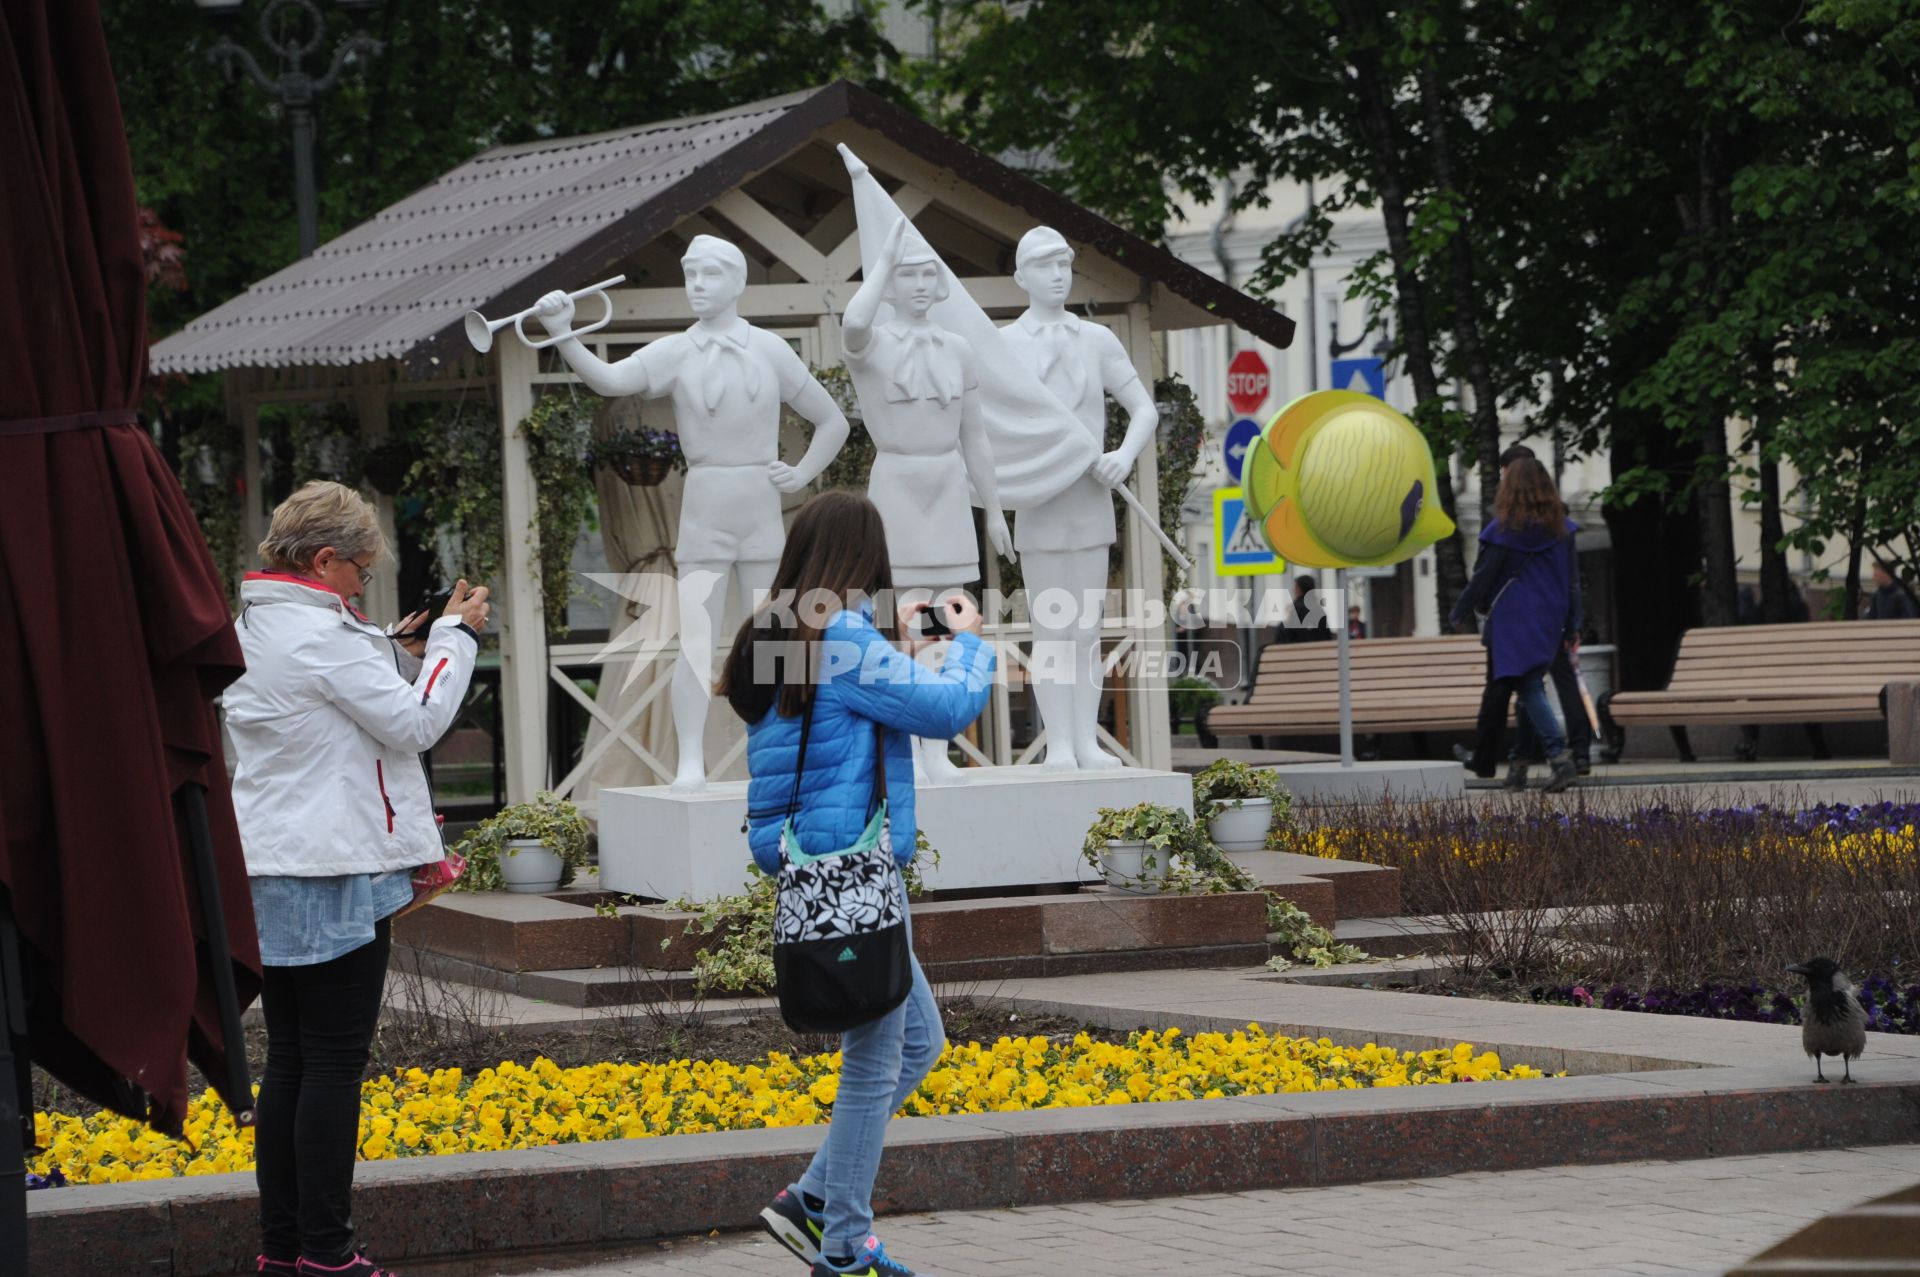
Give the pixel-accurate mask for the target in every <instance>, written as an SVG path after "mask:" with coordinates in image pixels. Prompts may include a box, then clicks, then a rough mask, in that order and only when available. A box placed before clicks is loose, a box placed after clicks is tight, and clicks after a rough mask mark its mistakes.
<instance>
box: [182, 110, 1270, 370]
mask: <svg viewBox="0 0 1920 1277" xmlns="http://www.w3.org/2000/svg"><path fill="white" fill-rule="evenodd" d="M841 120H850V121H852V122H854V123H856V124H860V125H863V126H865V127H867V128H870V129H872V130H874V131H875V132H878V133H881V134H883V135H885V136H887V137H889V138H891V139H892V140H893V141H895V142H898V143H899V144H900V145H902V146H903V147H906V148H907V149H909V150H911V151H913V152H914V153H915V154H917V155H919V156H921V157H922V158H924V159H926V160H928V161H929V162H931V163H934V164H938V165H940V166H942V167H944V168H946V169H948V170H949V171H951V172H952V173H953V174H954V175H955V176H957V177H959V178H961V179H962V180H964V181H967V182H970V183H972V184H973V185H975V186H977V187H979V188H981V189H982V190H984V191H986V192H987V193H989V194H991V195H993V196H995V197H996V198H998V199H1001V200H1004V201H1005V202H1007V203H1009V204H1011V205H1013V206H1015V207H1017V208H1020V209H1023V210H1025V211H1026V212H1029V213H1031V214H1033V215H1034V217H1035V218H1036V219H1038V220H1040V221H1043V222H1045V223H1046V224H1048V225H1051V226H1053V227H1055V228H1056V229H1058V230H1059V231H1061V232H1062V233H1063V234H1065V235H1066V236H1068V237H1069V238H1070V239H1075V240H1078V241H1080V242H1081V243H1084V244H1087V245H1090V246H1091V247H1092V248H1094V249H1095V250H1096V251H1098V252H1100V253H1103V254H1105V255H1106V256H1108V257H1111V258H1113V259H1114V260H1116V261H1119V262H1122V263H1124V264H1125V265H1126V266H1127V267H1128V268H1129V269H1132V270H1135V271H1138V272H1139V273H1140V274H1142V275H1145V276H1146V277H1148V278H1150V279H1153V280H1157V281H1158V282H1160V283H1161V284H1163V285H1165V286H1166V287H1167V288H1168V289H1170V290H1171V291H1172V292H1174V293H1176V294H1178V295H1179V296H1181V297H1184V298H1186V299H1187V300H1188V301H1190V302H1192V303H1193V304H1194V305H1196V306H1199V307H1201V308H1202V309H1204V310H1207V311H1209V312H1210V313H1212V314H1215V315H1217V316H1218V317H1219V318H1220V319H1221V320H1222V321H1223V322H1227V323H1233V324H1237V325H1239V326H1240V327H1241V328H1244V329H1246V330H1247V331H1249V332H1251V333H1253V334H1255V335H1256V336H1259V337H1263V338H1265V339H1266V340H1267V341H1269V342H1272V343H1273V344H1275V345H1279V346H1285V345H1288V344H1289V343H1290V342H1291V341H1292V340H1293V321H1291V320H1289V319H1288V318H1287V317H1286V316H1284V315H1282V314H1280V313H1279V312H1278V311H1275V310H1273V309H1272V308H1271V307H1269V306H1266V305H1265V304H1263V303H1261V302H1258V301H1255V300H1254V299H1253V298H1251V297H1248V296H1246V295H1245V294H1243V293H1241V292H1238V291H1236V290H1235V289H1233V288H1230V287H1228V286H1227V285H1225V284H1223V283H1221V282H1220V281H1218V280H1216V279H1214V278H1213V277H1212V276H1210V275H1207V274H1205V273H1204V272H1202V271H1199V270H1196V269H1194V268H1193V267H1191V266H1189V265H1187V264H1186V263H1185V262H1183V261H1181V260H1180V259H1179V258H1178V257H1175V256H1174V255H1173V254H1171V253H1169V252H1167V251H1166V250H1165V249H1162V248H1158V247H1156V246H1154V245H1152V244H1149V243H1147V242H1146V241H1145V240H1142V239H1140V238H1139V237H1138V236H1135V235H1132V234H1130V233H1129V232H1127V231H1124V230H1122V229H1120V228H1119V227H1118V226H1115V225H1114V224H1113V223H1111V222H1109V221H1107V220H1106V219H1105V218H1102V217H1100V216H1099V215H1097V214H1095V213H1092V212H1089V211H1088V210H1086V209H1084V208H1081V207H1080V206H1079V205H1077V204H1075V203H1073V202H1072V201H1071V200H1069V199H1067V198H1066V197H1064V196H1062V195H1060V194H1058V193H1057V192H1054V191H1052V190H1049V189H1048V188H1047V187H1044V186H1042V185H1040V184H1039V183H1038V182H1035V181H1033V180H1032V179H1031V178H1028V177H1026V176H1024V175H1022V174H1020V173H1018V172H1016V171H1015V170H1013V169H1010V168H1008V167H1007V166H1006V165H1004V164H1001V163H1000V162H999V161H997V160H995V159H993V158H991V157H990V156H987V155H984V154H982V153H981V152H979V151H977V150H975V149H973V148H972V147H970V146H967V145H966V144H965V143H962V142H959V141H956V140H955V139H953V138H951V137H948V136H947V135H946V134H944V133H942V132H940V130H938V129H936V128H934V127H933V126H931V125H929V124H927V123H926V122H925V121H923V120H921V119H919V118H918V117H917V116H915V115H913V114H912V113H910V112H908V111H905V110H902V109H901V108H900V107H897V106H895V105H893V104H892V103H891V102H888V101H886V100H885V99H884V98H881V97H878V96H877V95H875V94H873V93H871V92H869V91H868V90H865V89H862V88H860V87H859V86H858V85H854V84H850V83H848V82H846V81H844V80H843V81H840V82H838V83H835V84H831V85H828V86H826V87H825V88H820V89H808V90H804V91H802V92H799V93H791V94H788V95H786V96H785V97H778V98H771V99H768V100H766V101H764V102H755V103H751V104H749V105H747V106H742V107H737V108H735V109H734V110H731V111H723V112H719V113H717V114H714V115H705V116H698V117H695V118H691V119H683V120H669V121H666V122H663V123H659V124H648V125H642V126H640V127H638V128H631V129H621V130H618V131H615V132H611V133H602V134H599V135H596V136H592V137H571V138H554V139H549V140H545V141H540V142H529V143H525V144H523V145H519V146H504V147H496V148H495V149H493V150H491V151H487V152H484V153H483V154H481V155H478V156H476V157H474V158H473V159H471V160H469V161H467V162H466V163H465V164H462V165H460V166H459V167H458V168H456V169H454V170H452V171H451V172H449V173H447V174H445V175H444V176H442V177H440V178H439V179H438V180H436V181H434V182H433V183H432V184H430V185H428V186H426V187H424V188H423V189H421V190H419V191H416V192H414V193H413V194H412V195H410V196H408V197H407V198H406V199H404V200H401V201H400V202H399V203H397V204H395V205H393V206H392V207H390V208H387V209H384V210H383V211H381V212H380V213H378V214H376V215H375V216H374V217H372V218H371V219H369V220H368V221H366V222H363V223H361V224H360V225H359V226H356V227H354V228H353V229H352V230H350V231H348V232H347V233H346V234H344V235H342V236H340V237H339V238H338V239H334V240H330V241H328V242H327V243H325V244H323V245H321V246H320V248H319V249H317V250H316V251H315V252H314V254H313V256H312V257H309V258H306V259H304V260H302V261H298V262H295V263H294V264H293V265H291V266H288V267H287V268H286V269H285V270H282V271H279V272H277V273H276V274H273V275H271V276H269V277H267V278H266V279H264V280H261V281H260V282H259V283H257V284H255V285H253V287H251V288H249V289H247V291H246V292H244V293H242V294H241V295H240V296H238V297H236V298H234V299H233V300H232V301H229V302H227V303H226V304H225V305H222V306H218V307H216V308H214V309H213V310H211V311H208V312H207V313H206V314H204V315H202V316H200V317H199V318H198V319H196V320H194V321H193V322H192V323H190V324H188V325H187V326H186V327H185V328H183V329H181V330H180V331H179V332H177V333H174V334H173V335H172V336H170V337H167V338H166V339H164V340H163V341H160V342H159V343H157V344H156V345H155V346H154V347H153V353H152V363H153V370H154V371H155V372H156V373H193V372H213V371H217V370H220V369H226V368H243V367H267V368H277V367H295V366H302V365H336V366H337V365H345V364H356V363H364V362H369V361H376V360H402V361H405V362H406V363H407V364H408V365H409V366H410V367H411V368H412V369H414V370H415V371H416V372H425V371H426V370H427V369H428V368H429V367H431V365H432V364H433V363H435V362H437V361H438V360H440V359H443V358H450V357H453V356H456V355H458V354H459V353H461V352H462V351H463V350H464V349H466V347H465V340H466V339H465V337H464V335H463V333H462V329H461V318H462V316H463V315H464V314H465V313H466V312H467V311H468V310H472V309H479V310H483V311H485V312H486V313H488V314H490V315H491V314H496V313H510V312H512V311H515V310H519V309H521V308H522V307H525V306H529V305H531V304H532V303H533V302H534V301H535V300H536V299H537V298H538V297H539V296H540V294H541V293H542V292H544V291H545V290H546V288H547V287H549V283H548V282H547V281H549V280H551V279H552V278H554V277H555V276H556V275H559V276H564V277H566V278H569V279H571V278H574V277H575V276H578V277H580V278H582V279H584V278H588V277H589V276H592V275H594V274H595V272H598V271H600V270H602V269H604V268H606V267H608V266H610V265H612V264H613V263H615V262H618V261H620V260H621V259H622V258H624V257H626V256H627V255H628V254H630V253H633V252H635V251H636V250H638V249H639V248H641V247H642V246H644V245H645V244H647V243H648V242H649V241H651V240H653V239H655V238H657V237H658V236H660V235H661V234H663V233H664V232H666V231H667V230H668V229H670V228H671V227H672V226H673V225H674V224H675V223H677V222H678V221H680V219H682V218H683V217H686V216H688V215H689V214H692V213H697V212H699V211H700V210H702V209H704V208H706V207H707V206H708V205H709V204H711V203H712V202H713V201H714V200H715V199H717V198H719V197H720V196H721V195H724V194H725V193H726V192H728V191H730V190H732V189H733V188H734V187H736V186H738V185H740V183H742V182H743V181H745V180H746V179H747V178H749V177H750V176H752V175H753V174H754V173H757V172H759V171H761V170H762V169H765V168H768V167H770V166H772V165H774V164H777V163H779V162H780V161H781V160H782V159H784V158H785V157H787V156H788V155H791V154H792V153H793V152H794V151H796V150H797V149H799V148H800V147H801V146H803V145H805V144H806V142H807V141H808V140H809V139H810V138H811V137H812V136H813V135H814V134H815V133H817V132H819V131H820V130H821V129H823V128H825V127H827V126H828V125H831V124H834V123H836V122H838V121H841Z"/></svg>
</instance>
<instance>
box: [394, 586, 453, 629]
mask: <svg viewBox="0 0 1920 1277" xmlns="http://www.w3.org/2000/svg"><path fill="white" fill-rule="evenodd" d="M452 601H453V587H451V586H449V587H447V588H446V589H444V590H440V591H438V592H437V593H431V594H428V595H427V596H426V597H425V598H424V599H422V600H421V601H420V606H419V607H417V608H415V609H413V610H414V611H415V612H425V613H426V614H427V619H426V620H424V621H422V622H421V623H420V628H419V629H417V630H409V631H407V632H406V633H405V634H395V635H394V636H393V637H395V638H397V639H406V640H408V641H409V642H411V641H412V640H414V639H421V638H425V637H426V636H427V631H428V630H430V629H432V628H433V623H434V622H435V621H437V620H439V619H440V618H441V616H443V615H444V614H445V613H446V610H447V604H449V603H451V602H452Z"/></svg>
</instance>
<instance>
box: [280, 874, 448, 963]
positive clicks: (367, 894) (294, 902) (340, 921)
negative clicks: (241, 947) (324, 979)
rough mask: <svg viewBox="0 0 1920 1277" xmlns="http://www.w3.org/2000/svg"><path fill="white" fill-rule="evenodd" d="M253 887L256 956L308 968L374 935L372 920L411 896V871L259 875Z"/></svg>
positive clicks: (394, 910) (397, 908)
mask: <svg viewBox="0 0 1920 1277" xmlns="http://www.w3.org/2000/svg"><path fill="white" fill-rule="evenodd" d="M247 885H248V886H249V887H251V888H252V889H253V921H254V925H255V926H256V927H258V928H259V931H260V961H261V963H262V965H264V966H269V967H307V966H312V965H314V964H315V963H319V962H331V961H333V960H334V959H335V958H339V957H344V956H345V955H347V954H349V953H352V952H353V951H354V950H355V949H358V948H359V947H360V946H361V945H363V944H369V943H371V942H372V940H373V928H374V924H376V923H377V922H379V921H380V920H381V919H382V918H388V917H392V916H393V915H394V914H396V913H398V912H400V910H401V909H403V908H405V907H406V906H407V904H408V903H410V902H411V901H412V900H413V871H412V870H411V869H395V870H393V871H392V872H391V873H382V874H341V875H339V876H338V877H333V878H284V877H270V878H269V877H261V878H249V879H247Z"/></svg>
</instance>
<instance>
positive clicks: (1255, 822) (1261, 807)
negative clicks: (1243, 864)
mask: <svg viewBox="0 0 1920 1277" xmlns="http://www.w3.org/2000/svg"><path fill="white" fill-rule="evenodd" d="M1272 824H1273V799H1271V798H1242V799H1241V800H1240V805H1239V806H1238V807H1226V808H1223V809H1222V810H1221V811H1220V814H1219V815H1217V816H1215V817H1214V818H1213V819H1212V820H1210V821H1208V822H1207V837H1209V838H1211V839H1213V845H1214V846H1216V847H1218V848H1219V849H1220V850H1222V851H1260V850H1262V849H1263V848H1265V847H1266V845H1267V829H1268V827H1269V826H1271V825H1272Z"/></svg>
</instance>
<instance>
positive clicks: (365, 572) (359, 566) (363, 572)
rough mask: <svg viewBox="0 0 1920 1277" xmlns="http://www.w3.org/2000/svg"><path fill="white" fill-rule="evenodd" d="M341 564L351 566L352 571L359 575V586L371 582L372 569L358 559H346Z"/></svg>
mask: <svg viewBox="0 0 1920 1277" xmlns="http://www.w3.org/2000/svg"><path fill="white" fill-rule="evenodd" d="M343 562H346V563H351V564H353V567H354V570H355V571H356V572H358V573H359V574H360V584H362V585H365V584H366V583H367V582H369V581H371V580H373V569H372V568H371V567H369V566H368V565H367V564H365V563H362V562H360V560H358V559H346V560H343Z"/></svg>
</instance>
